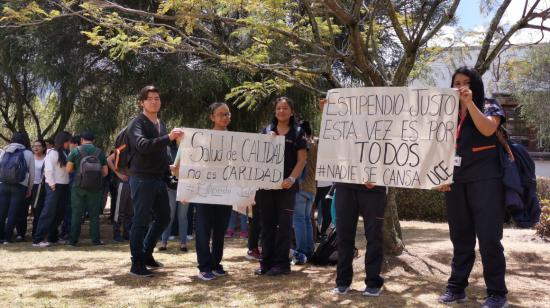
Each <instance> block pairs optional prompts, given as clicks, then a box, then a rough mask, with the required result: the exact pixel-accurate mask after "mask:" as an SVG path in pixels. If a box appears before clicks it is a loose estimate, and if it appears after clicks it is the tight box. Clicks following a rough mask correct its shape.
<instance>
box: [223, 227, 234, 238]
mask: <svg viewBox="0 0 550 308" xmlns="http://www.w3.org/2000/svg"><path fill="white" fill-rule="evenodd" d="M233 235H235V232H234V231H233V230H230V229H228V230H227V231H225V235H224V237H225V238H230V237H233Z"/></svg>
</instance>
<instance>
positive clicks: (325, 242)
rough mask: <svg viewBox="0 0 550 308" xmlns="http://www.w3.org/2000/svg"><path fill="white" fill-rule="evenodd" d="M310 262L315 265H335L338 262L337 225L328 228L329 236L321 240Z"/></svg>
mask: <svg viewBox="0 0 550 308" xmlns="http://www.w3.org/2000/svg"><path fill="white" fill-rule="evenodd" d="M310 262H311V263H312V264H315V265H335V264H336V263H338V247H337V242H336V228H335V227H333V226H331V227H330V228H328V230H327V236H326V237H325V238H323V239H322V240H321V242H320V243H319V246H317V248H316V249H315V251H314V252H313V255H312V256H311V259H310Z"/></svg>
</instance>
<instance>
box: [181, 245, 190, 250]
mask: <svg viewBox="0 0 550 308" xmlns="http://www.w3.org/2000/svg"><path fill="white" fill-rule="evenodd" d="M180 251H183V252H188V251H189V249H187V246H185V245H181V246H180Z"/></svg>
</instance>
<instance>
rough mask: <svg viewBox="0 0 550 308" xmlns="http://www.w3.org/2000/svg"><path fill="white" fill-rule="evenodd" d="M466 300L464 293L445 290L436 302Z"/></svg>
mask: <svg viewBox="0 0 550 308" xmlns="http://www.w3.org/2000/svg"><path fill="white" fill-rule="evenodd" d="M466 300H467V299H466V293H464V292H462V293H453V292H452V291H449V290H447V291H445V294H443V295H441V296H440V297H439V300H438V302H440V303H442V304H447V305H450V304H456V303H464V302H465V301H466Z"/></svg>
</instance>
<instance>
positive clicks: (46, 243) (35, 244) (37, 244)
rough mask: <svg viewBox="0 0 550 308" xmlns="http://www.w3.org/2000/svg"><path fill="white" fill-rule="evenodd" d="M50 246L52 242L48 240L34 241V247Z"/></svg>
mask: <svg viewBox="0 0 550 308" xmlns="http://www.w3.org/2000/svg"><path fill="white" fill-rule="evenodd" d="M50 246H51V244H50V242H46V241H42V242H40V243H32V247H40V248H46V247H50Z"/></svg>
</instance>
